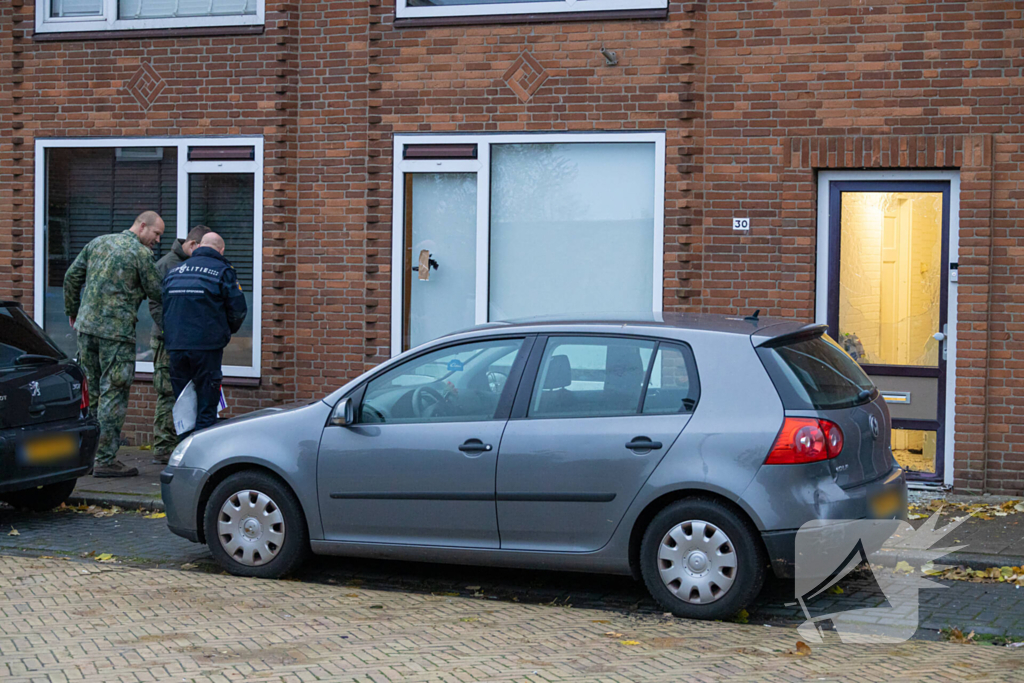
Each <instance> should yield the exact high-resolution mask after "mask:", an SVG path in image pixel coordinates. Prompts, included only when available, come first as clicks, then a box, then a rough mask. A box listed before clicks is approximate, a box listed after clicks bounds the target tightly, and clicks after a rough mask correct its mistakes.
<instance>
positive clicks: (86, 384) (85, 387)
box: [81, 375, 89, 413]
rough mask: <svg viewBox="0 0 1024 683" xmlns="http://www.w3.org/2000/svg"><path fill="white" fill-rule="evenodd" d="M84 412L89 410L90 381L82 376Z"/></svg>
mask: <svg viewBox="0 0 1024 683" xmlns="http://www.w3.org/2000/svg"><path fill="white" fill-rule="evenodd" d="M81 410H82V412H83V413H84V412H86V411H88V410H89V380H87V379H86V378H85V375H82V408H81Z"/></svg>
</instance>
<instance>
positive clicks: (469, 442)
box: [459, 439, 491, 453]
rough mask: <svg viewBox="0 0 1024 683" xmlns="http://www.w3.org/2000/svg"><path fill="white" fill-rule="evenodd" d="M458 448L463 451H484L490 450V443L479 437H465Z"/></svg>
mask: <svg viewBox="0 0 1024 683" xmlns="http://www.w3.org/2000/svg"><path fill="white" fill-rule="evenodd" d="M459 450H460V451H462V452H463V453H484V452H486V451H489V450H491V444H489V443H484V442H483V441H481V440H480V439H466V443H464V444H462V445H461V446H459Z"/></svg>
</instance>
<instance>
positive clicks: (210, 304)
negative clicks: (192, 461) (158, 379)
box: [163, 232, 248, 436]
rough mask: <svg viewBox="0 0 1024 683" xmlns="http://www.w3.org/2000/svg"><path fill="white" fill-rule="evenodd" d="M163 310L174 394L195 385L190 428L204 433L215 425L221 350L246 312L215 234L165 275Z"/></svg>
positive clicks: (241, 321)
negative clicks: (195, 408) (193, 422)
mask: <svg viewBox="0 0 1024 683" xmlns="http://www.w3.org/2000/svg"><path fill="white" fill-rule="evenodd" d="M163 308H164V326H163V328H164V346H165V347H166V348H167V356H168V359H169V360H170V366H171V368H170V369H171V387H172V388H173V390H174V396H175V398H177V397H178V396H180V395H181V392H182V391H183V390H184V389H185V387H186V386H188V383H189V382H192V383H193V384H194V385H195V389H196V399H197V402H198V412H197V415H196V426H195V428H196V429H205V428H206V427H210V426H212V425H213V424H214V422H216V421H217V402H218V401H219V399H220V380H221V377H222V374H221V361H222V360H223V359H224V347H225V346H227V345H228V342H229V341H231V335H232V334H234V333H235V332H238V330H239V329H240V328H241V327H242V323H243V322H244V321H245V316H246V314H247V313H248V309H247V307H246V305H245V295H244V294H243V293H242V286H241V285H240V284H238V276H237V274H236V273H235V269H234V268H233V267H232V266H231V263H230V262H229V261H228V260H227V259H226V258H224V239H223V238H222V237H221V236H220V235H218V234H217V233H215V232H208V233H206V235H204V236H203V239H202V241H201V242H200V243H199V246H198V247H196V248H195V249H194V250H193V251H192V256H191V257H189V259H188V260H187V261H185V262H184V263H182V264H181V265H180V266H177V267H175V268H172V269H171V270H169V271H168V272H167V275H166V276H165V277H164V282H163ZM179 436H180V435H179Z"/></svg>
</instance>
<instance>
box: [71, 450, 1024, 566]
mask: <svg viewBox="0 0 1024 683" xmlns="http://www.w3.org/2000/svg"><path fill="white" fill-rule="evenodd" d="M117 457H118V458H120V459H121V460H122V461H123V462H124V463H125V464H127V465H129V466H133V467H138V468H139V476H137V477H128V478H126V479H94V478H93V477H83V478H82V479H79V480H78V487H77V488H75V492H74V493H73V494H72V499H71V502H73V503H75V504H79V503H86V504H89V505H117V506H118V507H122V508H126V509H137V508H143V509H146V510H163V509H164V503H163V501H162V500H161V499H160V471H161V470H163V466H162V465H154V464H153V463H152V462H150V461H151V460H152V454H151V453H150V452H149V451H144V450H141V449H138V448H127V447H122V448H121V450H120V451H118V456H117ZM936 500H945V501H946V503H947V505H946V509H945V510H943V513H942V517H941V520H940V522H939V526H940V527H941V526H943V525H945V524H948V523H949V522H950V521H952V520H953V519H954V518H955V517H961V516H964V515H967V514H969V513H970V510H965V509H963V508H964V506H971V505H981V504H984V505H986V506H992V505H998V504H1001V503H1004V502H1006V501H1008V500H1014V499H1011V498H1008V497H1006V496H961V495H952V494H942V493H931V492H924V491H911V492H910V503H911V513H912V516H921V515H925V516H927V515H929V514H930V513H931V510H930V509H929V507H928V506H929V504H932V505H933V507H934V506H937V505H938V503H932V501H936ZM1017 500H1019V499H1017ZM981 514H985V513H984V512H982V513H981ZM986 516H989V517H992V518H991V519H984V518H982V517H977V516H975V517H971V518H970V519H968V520H966V521H965V522H964V523H963V524H962V525H961V526H960V527H959V528H958V529H957V530H956V531H954V532H953V533H951V534H949V536H947V537H946V538H944V539H942V541H941V543H942V545H943V546H951V545H966V546H967V547H966V548H964V550H963V551H962V552H957V553H952V554H951V555H949V556H948V557H947V558H945V559H943V560H941V561H940V562H939V564H946V565H958V564H962V565H965V566H967V567H970V568H972V569H985V568H988V567H1002V566H1007V565H1010V566H1016V567H1019V566H1024V512H1016V511H1014V512H1010V513H1008V514H1006V516H1005V517H999V516H995V515H994V514H987V515H986ZM924 522H925V518H920V519H912V520H911V524H913V525H914V526H915V527H918V526H920V525H921V524H923V523H924Z"/></svg>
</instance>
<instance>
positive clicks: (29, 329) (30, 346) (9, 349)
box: [0, 306, 65, 368]
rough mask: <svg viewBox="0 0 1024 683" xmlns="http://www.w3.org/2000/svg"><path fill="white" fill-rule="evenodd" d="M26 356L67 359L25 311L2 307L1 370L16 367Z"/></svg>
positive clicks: (0, 310)
mask: <svg viewBox="0 0 1024 683" xmlns="http://www.w3.org/2000/svg"><path fill="white" fill-rule="evenodd" d="M25 354H32V355H36V356H46V357H48V358H56V359H58V360H60V359H62V358H64V357H65V356H64V353H63V352H62V351H61V350H60V349H58V348H57V347H56V346H55V345H54V344H53V343H51V342H50V340H49V339H47V337H46V335H45V334H44V333H43V330H42V329H41V328H40V327H39V325H36V323H35V321H34V320H32V318H30V317H29V316H28V314H27V313H25V311H23V310H21V308H19V307H17V306H0V368H8V367H11V366H13V365H15V361H16V360H17V359H18V358H20V357H21V356H24V355H25Z"/></svg>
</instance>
